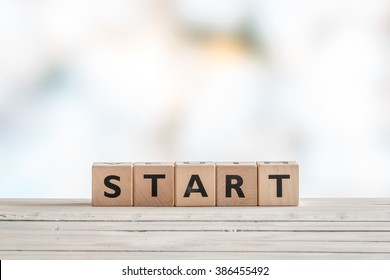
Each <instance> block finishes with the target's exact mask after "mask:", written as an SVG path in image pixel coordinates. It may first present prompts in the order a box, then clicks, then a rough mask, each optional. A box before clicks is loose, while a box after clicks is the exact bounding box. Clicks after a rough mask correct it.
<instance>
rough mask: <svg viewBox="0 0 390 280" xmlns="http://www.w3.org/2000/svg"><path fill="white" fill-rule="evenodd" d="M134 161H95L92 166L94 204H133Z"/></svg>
mask: <svg viewBox="0 0 390 280" xmlns="http://www.w3.org/2000/svg"><path fill="white" fill-rule="evenodd" d="M132 168H133V164H132V163H122V162H121V163H94V164H93V166H92V204H93V205H94V206H132V205H133V179H132V173H133V172H132Z"/></svg>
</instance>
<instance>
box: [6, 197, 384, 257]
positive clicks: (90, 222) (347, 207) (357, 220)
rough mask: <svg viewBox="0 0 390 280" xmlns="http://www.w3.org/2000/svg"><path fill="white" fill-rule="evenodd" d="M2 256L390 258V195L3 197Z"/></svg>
mask: <svg viewBox="0 0 390 280" xmlns="http://www.w3.org/2000/svg"><path fill="white" fill-rule="evenodd" d="M0 259H390V198H365V199H363V198H355V199H347V198H339V199H301V203H300V206H298V207H258V206H254V207H92V205H91V201H89V200H70V199H69V200H31V199H29V200H24V199H19V200H6V199H2V200H0Z"/></svg>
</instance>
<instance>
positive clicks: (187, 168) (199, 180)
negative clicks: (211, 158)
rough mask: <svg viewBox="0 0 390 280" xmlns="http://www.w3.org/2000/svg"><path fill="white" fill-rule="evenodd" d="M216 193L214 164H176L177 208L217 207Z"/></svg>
mask: <svg viewBox="0 0 390 280" xmlns="http://www.w3.org/2000/svg"><path fill="white" fill-rule="evenodd" d="M189 189H190V190H191V192H188V190H189ZM186 193H187V195H186ZM215 193H216V190H215V164H214V163H213V162H176V168H175V205H176V206H215V199H216V197H215Z"/></svg>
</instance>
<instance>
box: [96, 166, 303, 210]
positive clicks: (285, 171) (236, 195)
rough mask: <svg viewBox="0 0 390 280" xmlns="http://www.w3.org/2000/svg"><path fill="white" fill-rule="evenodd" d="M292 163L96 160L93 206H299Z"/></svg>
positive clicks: (294, 167)
mask: <svg viewBox="0 0 390 280" xmlns="http://www.w3.org/2000/svg"><path fill="white" fill-rule="evenodd" d="M298 204H299V166H298V164H297V163H296V162H293V161H258V162H216V163H214V162H175V163H174V162H139V163H94V164H93V166H92V205H93V206H296V205H298Z"/></svg>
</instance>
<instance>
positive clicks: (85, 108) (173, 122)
mask: <svg viewBox="0 0 390 280" xmlns="http://www.w3.org/2000/svg"><path fill="white" fill-rule="evenodd" d="M176 160H177V161H179V160H211V161H224V160H235V161H239V160H245V161H248V160H252V161H254V160H296V161H298V162H299V164H300V168H301V171H300V176H301V196H302V197H338V196H351V197H358V196H367V197H379V196H390V2H389V1H388V0H371V1H359V0H354V1H352V0H324V1H321V0H318V1H310V0H293V1H291V0H261V1H254V0H247V1H246V0H171V1H167V0H165V1H158V0H134V1H130V0H128V1H125V0H100V1H97V0H37V1H28V0H2V1H0V197H4V198H8V197H31V198H32V197H63V198H76V197H83V198H90V197H91V166H92V163H93V162H95V161H114V162H116V161H176Z"/></svg>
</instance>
